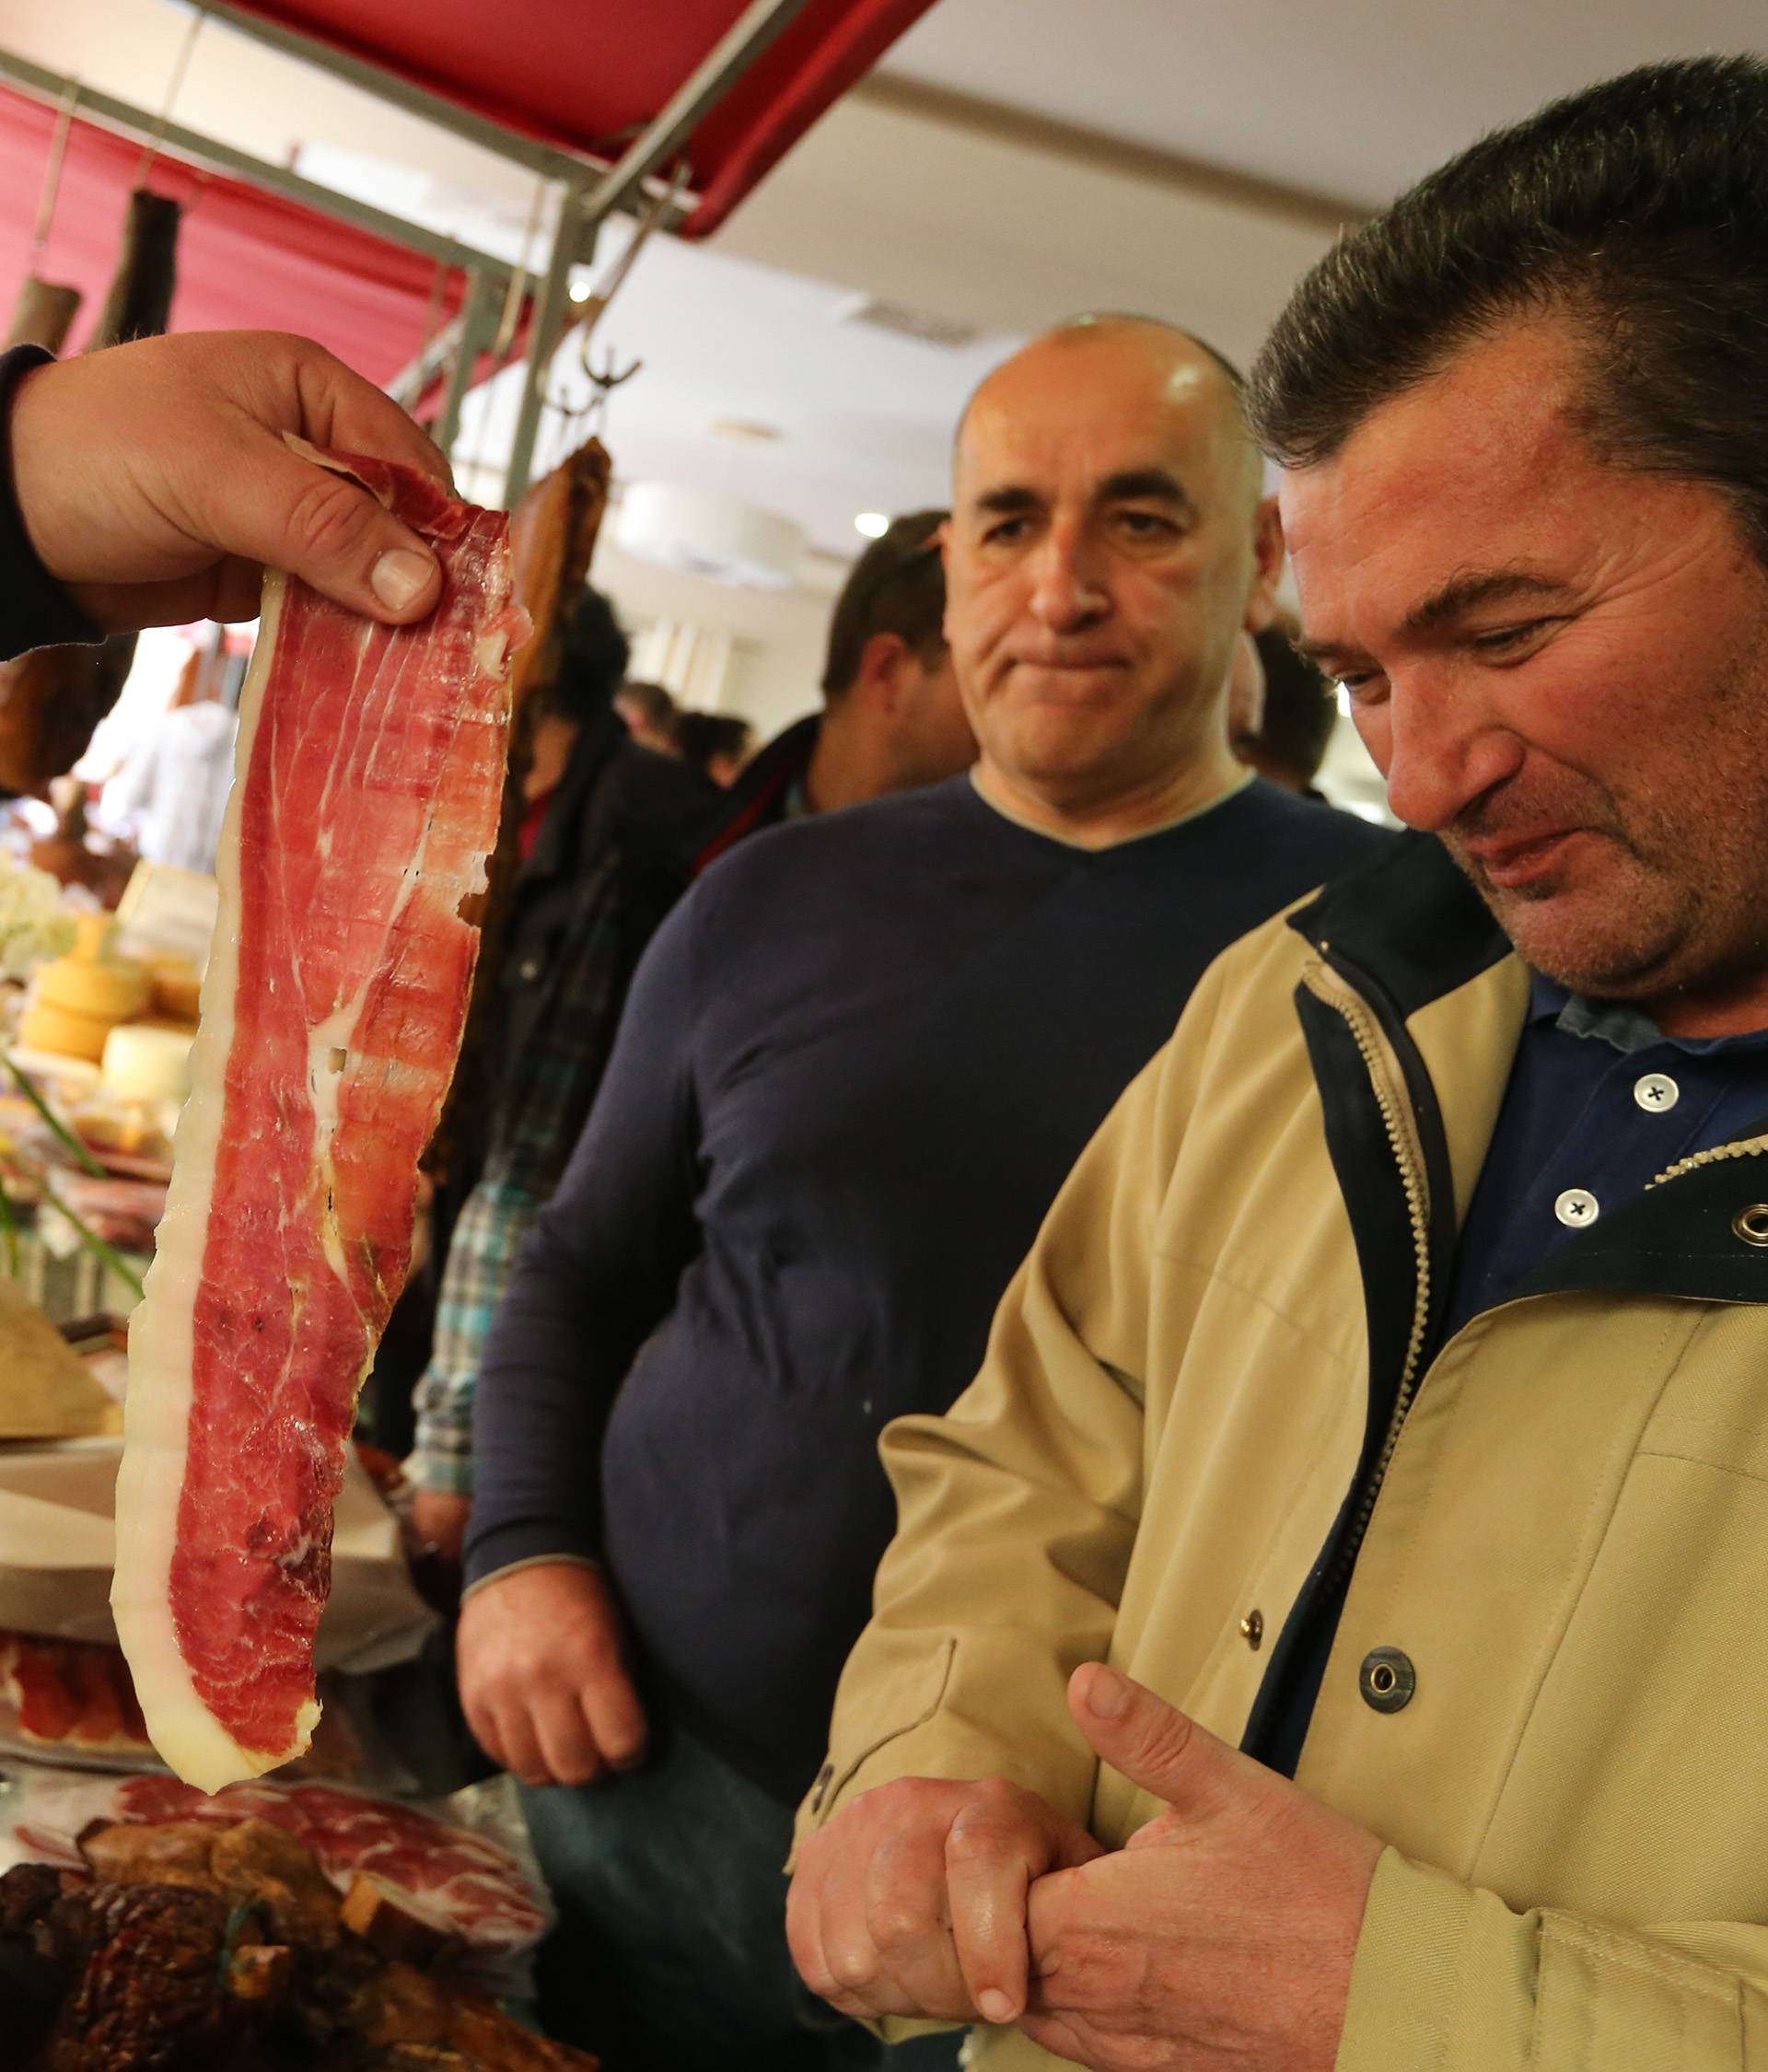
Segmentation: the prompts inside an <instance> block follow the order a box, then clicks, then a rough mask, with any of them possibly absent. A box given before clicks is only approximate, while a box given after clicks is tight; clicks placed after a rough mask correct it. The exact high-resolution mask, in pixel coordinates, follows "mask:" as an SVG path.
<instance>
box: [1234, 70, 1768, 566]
mask: <svg viewBox="0 0 1768 2072" xmlns="http://www.w3.org/2000/svg"><path fill="white" fill-rule="evenodd" d="M1537 316H1544V317H1560V318H1564V320H1568V321H1569V322H1570V323H1571V324H1572V325H1573V327H1574V328H1575V331H1576V333H1577V334H1578V335H1579V336H1580V337H1581V339H1582V342H1583V344H1584V347H1585V349H1586V353H1587V355H1588V357H1587V362H1586V364H1587V367H1588V383H1587V388H1586V392H1585V395H1584V398H1583V402H1582V410H1581V413H1580V415H1581V419H1582V425H1583V429H1584V432H1585V434H1586V436H1587V437H1588V438H1589V439H1590V440H1591V443H1592V445H1593V447H1594V448H1595V450H1596V451H1597V452H1599V454H1601V456H1602V457H1603V458H1604V460H1607V461H1609V462H1610V463H1611V464H1612V465H1615V466H1618V467H1625V468H1632V469H1636V470H1638V471H1642V472H1645V473H1650V474H1658V475H1665V476H1669V477H1671V478H1672V479H1676V480H1681V481H1687V482H1699V483H1706V484H1707V485H1708V486H1709V487H1711V488H1713V489H1715V490H1716V491H1717V492H1718V493H1719V494H1721V495H1724V496H1726V497H1727V499H1728V500H1729V501H1730V502H1731V503H1732V505H1733V506H1735V508H1736V510H1737V512H1738V515H1739V518H1740V520H1741V522H1742V524H1743V527H1744V528H1745V530H1746V531H1747V533H1748V535H1749V537H1750V540H1751V545H1752V546H1753V548H1754V550H1755V552H1756V553H1757V554H1758V555H1759V556H1761V557H1762V558H1763V559H1768V378H1764V377H1768V64H1763V63H1762V61H1761V60H1759V59H1756V58H1751V57H1707V58H1686V59H1679V60H1676V61H1673V62H1670V63H1666V64H1647V65H1641V66H1640V67H1639V68H1638V69H1637V70H1636V71H1634V72H1628V73H1624V74H1623V76H1621V77H1620V78H1618V79H1610V80H1607V81H1605V82H1604V83H1603V84H1602V85H1600V86H1596V87H1588V89H1587V90H1586V91H1584V92H1582V93H1577V94H1573V95H1571V96H1569V97H1568V98H1567V99H1564V100H1557V101H1554V102H1553V103H1552V104H1551V105H1550V106H1548V107H1546V108H1543V109H1542V110H1541V111H1540V112H1539V113H1538V114H1536V115H1533V116H1530V118H1529V120H1528V121H1527V122H1518V123H1517V124H1515V125H1514V126H1513V127H1511V128H1509V129H1506V130H1499V131H1496V132H1495V133H1494V134H1492V135H1490V136H1487V137H1484V138H1483V139H1482V140H1481V141H1480V142H1479V143H1478V144H1476V145H1474V146H1472V147H1471V149H1470V150H1467V151H1464V152H1462V153H1461V155H1460V157H1457V158H1453V159H1451V160H1450V161H1449V163H1448V165H1446V166H1443V167H1441V168H1440V169H1438V170H1437V171H1436V172H1434V173H1432V174H1431V175H1430V176H1429V178H1428V179H1426V180H1421V181H1420V182H1419V184H1418V185H1417V186H1416V187H1414V188H1413V189H1412V190H1411V191H1410V192H1408V193H1405V194H1402V196H1401V198H1400V199H1399V200H1398V201H1397V202H1395V203H1394V204H1393V205H1392V207H1390V209H1388V210H1387V211H1386V212H1385V213H1384V214H1383V215H1378V216H1377V217H1376V218H1375V219H1374V220H1373V221H1371V222H1369V223H1367V224H1366V225H1364V226H1363V227H1362V228H1361V229H1359V230H1356V231H1355V232H1354V233H1353V234H1352V235H1351V236H1349V237H1347V238H1345V239H1343V241H1342V242H1341V243H1339V244H1338V245H1337V246H1335V247H1334V248H1333V250H1332V251H1330V252H1329V253H1328V254H1327V255H1326V257H1325V258H1324V259H1322V260H1321V261H1320V262H1319V263H1318V264H1317V265H1316V266H1315V267H1314V268H1313V269H1312V271H1311V272H1310V273H1309V274H1308V275H1307V276H1306V278H1305V279H1304V280H1303V281H1302V283H1301V285H1300V286H1299V287H1298V288H1297V290H1296V292H1295V294H1294V296H1293V297H1291V298H1290V302H1289V306H1288V308H1286V309H1285V311H1284V313H1283V315H1282V316H1281V317H1280V318H1279V319H1278V320H1277V323H1276V326H1275V328H1274V331H1273V332H1272V333H1271V336H1270V338H1269V340H1268V341H1267V342H1266V343H1265V346H1264V349H1263V351H1262V353H1261V354H1260V355H1259V358H1258V361H1257V364H1256V365H1255V366H1254V367H1253V369H1252V376H1251V381H1250V398H1249V402H1250V414H1251V420H1252V424H1253V428H1254V431H1255V433H1256V435H1257V437H1259V439H1260V440H1261V442H1262V444H1263V445H1264V446H1265V447H1266V448H1268V450H1270V451H1271V452H1272V453H1274V454H1275V455H1276V457H1277V458H1278V459H1279V460H1283V461H1285V462H1286V463H1288V464H1290V465H1292V466H1299V467H1308V466H1311V465H1313V464H1315V463H1316V462H1319V461H1321V460H1329V459H1330V458H1331V457H1332V455H1333V454H1335V453H1336V452H1337V451H1338V450H1339V449H1340V448H1342V447H1343V444H1344V442H1345V440H1346V439H1347V438H1348V437H1350V436H1351V434H1352V433H1353V432H1354V431H1355V429H1356V427H1357V426H1358V425H1360V424H1361V423H1362V422H1363V420H1364V419H1365V418H1366V417H1367V415H1368V414H1369V413H1370V412H1372V411H1373V410H1375V409H1377V408H1378V406H1379V405H1381V404H1383V403H1386V402H1391V401H1392V400H1393V399H1394V398H1396V397H1397V396H1400V395H1402V394H1403V393H1404V392H1405V391H1406V390H1409V389H1412V388H1413V387H1415V386H1416V385H1417V384H1419V383H1420V382H1422V381H1425V380H1426V379H1428V378H1430V377H1431V376H1432V375H1433V374H1435V373H1437V371H1438V370H1439V369H1440V368H1441V367H1443V365H1444V364H1445V362H1446V361H1447V360H1448V358H1449V357H1450V356H1451V355H1453V354H1454V353H1455V352H1457V351H1458V350H1459V349H1460V348H1461V347H1462V346H1465V345H1468V344H1471V343H1473V342H1475V341H1476V340H1479V339H1482V338H1484V337H1487V336H1489V335H1491V334H1492V333H1494V332H1496V331H1498V330H1500V329H1502V328H1503V327H1504V326H1506V325H1507V324H1510V323H1513V322H1516V321H1518V320H1528V319H1530V318H1531V317H1537Z"/></svg>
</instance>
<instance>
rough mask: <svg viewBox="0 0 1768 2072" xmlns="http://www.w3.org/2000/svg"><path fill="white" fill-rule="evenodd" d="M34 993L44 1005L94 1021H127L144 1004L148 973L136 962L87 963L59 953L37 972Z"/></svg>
mask: <svg viewBox="0 0 1768 2072" xmlns="http://www.w3.org/2000/svg"><path fill="white" fill-rule="evenodd" d="M36 995H37V997H38V999H40V1000H41V1001H42V1002H43V1003H44V1004H45V1005H46V1006H48V1007H63V1008H65V1009H66V1011H67V1012H68V1013H69V1014H71V1015H90V1016H91V1017H92V1018H93V1019H95V1020H97V1021H127V1020H128V1019H129V1018H130V1016H131V1015H135V1014H139V1013H140V1012H141V1010H142V1008H143V1007H145V1006H146V1004H147V974H146V972H145V971H143V970H142V968H141V966H140V965H139V964H124V963H115V964H87V963H83V962H81V960H79V959H78V958H76V957H60V958H57V959H56V960H55V962H54V963H52V964H45V965H43V966H42V968H41V970H40V971H39V972H38V973H37V980H36Z"/></svg>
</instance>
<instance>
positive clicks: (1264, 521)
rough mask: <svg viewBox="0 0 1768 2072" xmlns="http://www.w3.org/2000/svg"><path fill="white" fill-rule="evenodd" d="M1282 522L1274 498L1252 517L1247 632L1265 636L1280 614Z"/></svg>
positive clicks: (1264, 500)
mask: <svg viewBox="0 0 1768 2072" xmlns="http://www.w3.org/2000/svg"><path fill="white" fill-rule="evenodd" d="M1283 559H1284V548H1283V519H1282V518H1281V517H1280V516H1279V515H1278V512H1277V500H1276V498H1275V497H1274V496H1265V497H1262V498H1261V499H1260V502H1259V507H1258V509H1257V510H1256V511H1254V512H1253V514H1252V560H1253V577H1252V588H1251V589H1250V591H1249V592H1248V593H1247V599H1246V616H1245V617H1244V618H1243V619H1242V620H1241V621H1240V623H1241V624H1242V625H1243V626H1244V627H1245V628H1246V630H1247V632H1248V633H1262V632H1263V631H1264V629H1265V628H1266V627H1267V626H1268V625H1269V624H1270V623H1272V621H1273V620H1274V618H1275V617H1276V615H1277V585H1278V583H1279V582H1281V581H1282V579H1283Z"/></svg>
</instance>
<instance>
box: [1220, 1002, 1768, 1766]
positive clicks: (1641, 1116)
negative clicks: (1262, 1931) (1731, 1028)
mask: <svg viewBox="0 0 1768 2072" xmlns="http://www.w3.org/2000/svg"><path fill="white" fill-rule="evenodd" d="M1764 1117H1768V1030H1751V1032H1750V1033H1749V1034H1747V1035H1742V1036H1716V1037H1689V1036H1666V1035H1665V1034H1664V1033H1663V1031H1662V1030H1660V1029H1659V1028H1658V1025H1657V1024H1656V1022H1654V1021H1653V1020H1652V1019H1650V1018H1649V1016H1646V1015H1644V1014H1642V1013H1641V1012H1640V1011H1639V1009H1638V1008H1637V1007H1629V1006H1628V1005H1627V1004H1626V1003H1625V1002H1624V1001H1616V1000H1587V999H1584V998H1583V997H1582V996H1580V995H1576V994H1572V993H1567V992H1566V991H1565V989H1564V987H1563V986H1560V985H1555V984H1554V983H1553V980H1552V979H1549V978H1543V977H1542V976H1541V973H1540V972H1535V973H1534V974H1533V976H1532V980H1531V983H1530V1000H1529V1017H1528V1019H1527V1021H1526V1022H1525V1024H1524V1026H1523V1031H1522V1041H1521V1042H1520V1043H1519V1044H1518V1047H1517V1055H1516V1059H1515V1062H1514V1063H1513V1065H1511V1068H1510V1081H1509V1084H1508V1086H1507V1087H1506V1088H1505V1095H1504V1105H1503V1107H1502V1108H1501V1109H1500V1110H1499V1112H1498V1121H1497V1127H1496V1128H1495V1131H1494V1132H1493V1135H1492V1144H1491V1147H1490V1149H1489V1150H1488V1151H1487V1153H1486V1158H1485V1164H1484V1166H1483V1168H1482V1170H1481V1172H1480V1178H1479V1183H1478V1185H1477V1186H1476V1187H1475V1188H1474V1191H1473V1199H1472V1202H1471V1204H1470V1205H1469V1208H1468V1214H1467V1222H1466V1224H1465V1225H1464V1226H1463V1228H1462V1230H1461V1234H1460V1242H1459V1244H1458V1245H1457V1247H1456V1252H1455V1265H1454V1270H1453V1273H1452V1275H1451V1276H1450V1281H1449V1290H1448V1306H1447V1309H1446V1310H1445V1313H1444V1315H1443V1318H1442V1320H1441V1321H1440V1323H1439V1325H1438V1327H1437V1335H1436V1337H1435V1339H1434V1341H1433V1342H1432V1345H1431V1346H1430V1347H1429V1348H1427V1350H1429V1351H1432V1352H1434V1351H1435V1350H1436V1348H1437V1347H1439V1346H1441V1345H1443V1344H1446V1343H1447V1342H1448V1339H1449V1338H1450V1337H1451V1336H1453V1334H1454V1333H1456V1332H1457V1331H1459V1330H1460V1327H1461V1326H1462V1325H1463V1324H1464V1323H1467V1322H1469V1321H1471V1319H1472V1318H1474V1317H1476V1316H1478V1315H1479V1314H1480V1312H1481V1311H1482V1310H1490V1309H1494V1308H1495V1307H1496V1305H1497V1304H1498V1303H1500V1302H1502V1301H1504V1300H1505V1299H1506V1298H1507V1297H1508V1296H1509V1294H1510V1293H1511V1291H1512V1290H1513V1289H1514V1288H1515V1287H1516V1286H1518V1284H1519V1283H1520V1282H1521V1281H1522V1280H1523V1279H1524V1278H1525V1277H1526V1276H1527V1275H1529V1274H1530V1273H1532V1272H1533V1270H1534V1269H1535V1267H1537V1266H1538V1265H1540V1264H1541V1262H1542V1260H1544V1259H1547V1258H1549V1257H1550V1256H1551V1255H1552V1254H1553V1252H1554V1251H1557V1250H1558V1249H1559V1247H1560V1246H1561V1245H1563V1244H1564V1243H1566V1242H1567V1241H1568V1240H1569V1239H1570V1238H1571V1237H1572V1236H1573V1234H1574V1233H1575V1232H1576V1231H1578V1230H1581V1229H1588V1228H1589V1227H1590V1225H1591V1224H1593V1223H1595V1222H1597V1221H1598V1220H1599V1218H1600V1217H1601V1216H1602V1215H1603V1214H1604V1213H1605V1212H1606V1211H1608V1210H1611V1209H1615V1208H1618V1207H1619V1206H1620V1205H1621V1204H1622V1203H1623V1202H1625V1201H1627V1200H1630V1199H1631V1198H1632V1197H1633V1196H1634V1195H1635V1194H1637V1193H1641V1192H1642V1191H1643V1190H1644V1189H1645V1188H1646V1187H1648V1186H1649V1185H1650V1184H1651V1182H1653V1181H1654V1180H1656V1179H1657V1178H1658V1174H1659V1173H1661V1172H1664V1171H1666V1170H1668V1169H1669V1167H1671V1166H1673V1165H1674V1164H1675V1163H1676V1162H1677V1160H1678V1159H1680V1158H1690V1157H1692V1155H1693V1153H1695V1152H1696V1151H1706V1150H1710V1149H1712V1148H1713V1147H1714V1146H1716V1145H1719V1144H1726V1143H1729V1142H1730V1141H1731V1140H1732V1139H1733V1138H1734V1137H1739V1136H1744V1135H1751V1134H1753V1133H1754V1129H1755V1126H1756V1125H1758V1124H1760V1123H1762V1120H1763V1118H1764ZM1349 1587H1350V1585H1349V1578H1348V1577H1346V1579H1345V1581H1344V1582H1343V1584H1342V1585H1341V1586H1340V1588H1339V1590H1338V1592H1337V1595H1336V1596H1335V1597H1334V1598H1333V1599H1332V1601H1330V1602H1328V1603H1325V1604H1322V1605H1321V1607H1320V1612H1319V1613H1318V1615H1317V1617H1316V1619H1315V1621H1314V1624H1313V1625H1312V1628H1311V1630H1310V1631H1309V1635H1308V1636H1307V1638H1306V1640H1305V1642H1304V1643H1303V1647H1302V1650H1301V1652H1300V1654H1299V1655H1298V1657H1297V1661H1296V1664H1295V1668H1294V1670H1293V1671H1292V1672H1291V1673H1292V1679H1293V1681H1292V1682H1291V1685H1290V1689H1289V1693H1288V1695H1287V1696H1286V1698H1285V1702H1284V1705H1283V1706H1282V1708H1281V1711H1280V1712H1279V1714H1278V1716H1277V1717H1276V1718H1275V1719H1274V1721H1273V1722H1272V1725H1271V1729H1270V1732H1269V1734H1268V1735H1267V1737H1266V1738H1265V1740H1264V1744H1263V1747H1262V1751H1261V1752H1262V1755H1263V1757H1264V1760H1265V1761H1266V1762H1267V1763H1268V1764H1270V1766H1271V1767H1272V1768H1273V1769H1274V1770H1280V1771H1281V1772H1283V1774H1284V1775H1285V1776H1293V1775H1295V1769H1296V1764H1297V1762H1298V1761H1299V1760H1300V1756H1301V1745H1302V1742H1303V1740H1304V1739H1305V1738H1306V1736H1307V1732H1308V1725H1309V1720H1310V1719H1311V1718H1312V1717H1313V1710H1314V1704H1315V1701H1316V1699H1317V1698H1318V1696H1319V1694H1320V1680H1321V1678H1322V1677H1323V1676H1324V1675H1325V1673H1326V1659H1327V1657H1328V1656H1329V1655H1330V1654H1331V1653H1332V1640H1333V1636H1334V1635H1336V1633H1337V1631H1338V1622H1339V1617H1340V1614H1341V1613H1342V1612H1343V1609H1344V1598H1345V1594H1346V1592H1347V1590H1348V1589H1349Z"/></svg>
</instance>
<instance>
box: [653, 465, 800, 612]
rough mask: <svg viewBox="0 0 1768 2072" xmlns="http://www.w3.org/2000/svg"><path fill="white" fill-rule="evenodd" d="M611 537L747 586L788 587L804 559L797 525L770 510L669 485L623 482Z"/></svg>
mask: <svg viewBox="0 0 1768 2072" xmlns="http://www.w3.org/2000/svg"><path fill="white" fill-rule="evenodd" d="M614 539H615V542H616V544H617V545H618V546H619V547H620V549H621V551H622V553H629V554H632V555H634V556H635V557H636V558H637V559H638V560H640V561H648V562H654V563H656V564H657V565H659V566H661V567H664V568H673V569H676V570H678V571H679V572H680V574H682V575H684V576H705V577H707V578H709V579H710V580H711V581H712V582H715V583H740V584H745V585H747V586H749V587H750V588H754V589H767V590H784V589H790V588H791V587H792V585H793V584H794V583H796V582H797V578H798V568H799V564H800V563H801V561H802V559H803V556H804V544H805V536H804V528H803V527H802V526H800V525H795V524H794V523H793V521H792V520H791V519H790V518H781V517H780V516H779V515H778V514H777V513H776V512H773V511H762V510H758V509H756V507H755V506H754V505H752V504H739V502H738V501H737V499H736V498H735V497H732V496H717V495H711V494H710V493H709V492H707V491H705V490H702V489H679V488H677V487H676V486H675V485H674V484H673V483H662V482H635V483H629V484H628V486H627V488H626V490H625V493H624V494H623V495H622V497H621V501H620V515H619V518H617V520H616V521H615V526H614Z"/></svg>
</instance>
